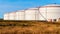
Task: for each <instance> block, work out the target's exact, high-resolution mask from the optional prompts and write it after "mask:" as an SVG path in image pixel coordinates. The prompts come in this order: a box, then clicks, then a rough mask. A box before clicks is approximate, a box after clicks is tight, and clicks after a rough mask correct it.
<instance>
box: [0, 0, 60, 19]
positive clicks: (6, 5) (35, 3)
mask: <svg viewBox="0 0 60 34" xmlns="http://www.w3.org/2000/svg"><path fill="white" fill-rule="evenodd" d="M52 3H57V4H60V0H0V18H3V15H4V13H6V12H14V11H16V10H23V9H27V8H32V7H39V6H44V5H47V4H52Z"/></svg>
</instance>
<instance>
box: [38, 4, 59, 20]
mask: <svg viewBox="0 0 60 34" xmlns="http://www.w3.org/2000/svg"><path fill="white" fill-rule="evenodd" d="M39 11H40V13H41V14H42V16H40V18H39V19H40V20H48V19H52V20H53V19H58V18H60V5H57V4H50V5H46V6H42V7H40V9H39Z"/></svg>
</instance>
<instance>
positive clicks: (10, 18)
mask: <svg viewBox="0 0 60 34" xmlns="http://www.w3.org/2000/svg"><path fill="white" fill-rule="evenodd" d="M15 14H16V13H15V12H12V13H9V17H8V18H9V19H8V20H15V16H16V15H15Z"/></svg>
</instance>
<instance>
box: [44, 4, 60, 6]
mask: <svg viewBox="0 0 60 34" xmlns="http://www.w3.org/2000/svg"><path fill="white" fill-rule="evenodd" d="M45 6H60V4H49V5H45Z"/></svg>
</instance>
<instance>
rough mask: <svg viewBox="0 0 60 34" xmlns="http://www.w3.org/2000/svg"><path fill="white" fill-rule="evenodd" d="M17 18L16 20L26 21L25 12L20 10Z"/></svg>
mask: <svg viewBox="0 0 60 34" xmlns="http://www.w3.org/2000/svg"><path fill="white" fill-rule="evenodd" d="M15 17H16V18H15V20H25V17H24V10H18V11H17V12H16V16H15Z"/></svg>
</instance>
